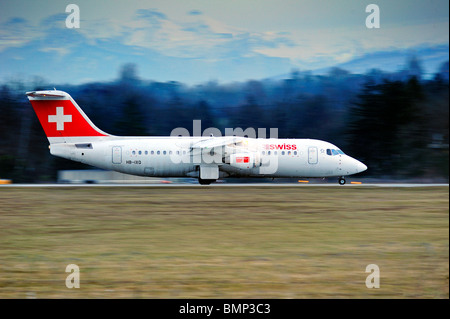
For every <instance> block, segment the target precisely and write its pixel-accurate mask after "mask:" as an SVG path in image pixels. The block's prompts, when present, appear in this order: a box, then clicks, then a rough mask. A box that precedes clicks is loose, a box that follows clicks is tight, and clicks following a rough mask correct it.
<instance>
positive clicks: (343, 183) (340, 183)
mask: <svg viewBox="0 0 450 319" xmlns="http://www.w3.org/2000/svg"><path fill="white" fill-rule="evenodd" d="M338 183H339V185H345V178H344V176H341V177H339V179H338Z"/></svg>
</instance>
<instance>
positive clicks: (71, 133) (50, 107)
mask: <svg viewBox="0 0 450 319" xmlns="http://www.w3.org/2000/svg"><path fill="white" fill-rule="evenodd" d="M26 94H27V96H28V99H29V100H30V103H31V105H32V106H33V109H34V111H35V112H36V115H37V117H38V119H39V122H40V123H41V125H42V128H43V129H44V131H45V134H46V135H47V138H48V140H49V142H50V144H57V143H77V142H83V141H86V140H91V139H92V138H95V139H98V138H99V137H106V136H110V135H109V134H107V133H105V132H103V131H102V130H100V129H99V128H97V127H96V126H95V125H94V123H92V121H91V120H90V119H89V118H88V117H87V116H86V114H85V113H84V112H83V111H82V110H81V108H80V107H79V106H78V104H77V103H76V102H75V101H74V100H73V99H72V97H71V96H70V95H69V94H67V93H66V92H62V91H57V90H54V91H31V92H27V93H26Z"/></svg>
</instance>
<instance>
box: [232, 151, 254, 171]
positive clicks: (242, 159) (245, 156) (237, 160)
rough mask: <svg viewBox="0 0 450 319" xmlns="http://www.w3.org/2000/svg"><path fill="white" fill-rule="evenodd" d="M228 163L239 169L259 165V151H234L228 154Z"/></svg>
mask: <svg viewBox="0 0 450 319" xmlns="http://www.w3.org/2000/svg"><path fill="white" fill-rule="evenodd" d="M230 165H231V166H233V167H236V168H240V169H251V168H254V167H258V166H261V156H260V155H259V153H236V154H231V155H230Z"/></svg>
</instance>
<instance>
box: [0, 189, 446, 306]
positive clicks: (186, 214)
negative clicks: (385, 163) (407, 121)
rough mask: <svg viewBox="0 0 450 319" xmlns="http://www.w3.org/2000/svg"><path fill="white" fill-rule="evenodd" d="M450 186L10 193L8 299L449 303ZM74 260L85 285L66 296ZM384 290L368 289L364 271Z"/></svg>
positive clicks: (4, 222)
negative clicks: (375, 270) (372, 268)
mask: <svg viewBox="0 0 450 319" xmlns="http://www.w3.org/2000/svg"><path fill="white" fill-rule="evenodd" d="M448 196H449V189H448V187H428V188H371V187H320V188H315V187H273V188H272V187H261V188H258V187H252V188H250V187H248V188H247V187H237V188H233V187H220V188H219V187H217V188H215V187H201V188H200V187H187V188H182V187H180V188H177V187H162V188H144V187H142V188H132V187H129V188H101V187H100V188H97V187H96V188H42V189H41V188H3V189H0V298H449V284H448V280H449V279H448V274H449V197H448ZM68 264H76V265H78V266H79V268H80V288H79V289H76V288H74V289H68V288H66V285H65V281H66V277H67V276H68V275H69V273H66V272H65V270H66V266H67V265H68ZM369 264H376V265H378V266H379V269H380V288H379V289H368V288H366V285H365V280H366V277H367V276H368V275H369V273H366V272H365V270H366V266H367V265H369Z"/></svg>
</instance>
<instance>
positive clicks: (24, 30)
mask: <svg viewBox="0 0 450 319" xmlns="http://www.w3.org/2000/svg"><path fill="white" fill-rule="evenodd" d="M41 35H42V32H40V31H39V30H36V29H34V28H33V27H32V26H31V25H30V24H29V22H28V21H27V20H26V19H23V18H20V17H13V18H10V19H9V20H7V21H6V22H4V23H2V24H0V51H3V50H5V49H7V48H10V47H20V46H23V45H25V44H26V43H28V42H30V41H31V40H32V39H34V38H36V37H39V36H41Z"/></svg>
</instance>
